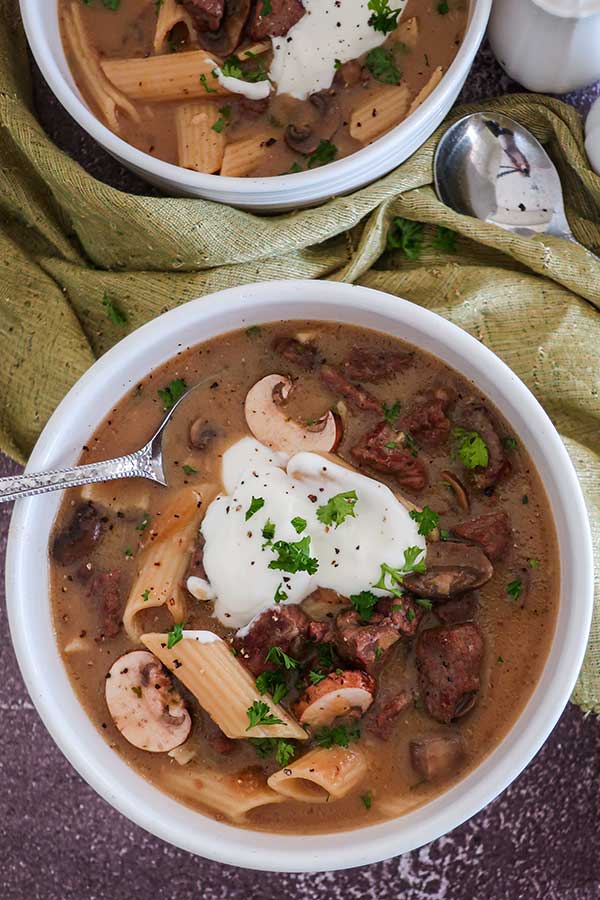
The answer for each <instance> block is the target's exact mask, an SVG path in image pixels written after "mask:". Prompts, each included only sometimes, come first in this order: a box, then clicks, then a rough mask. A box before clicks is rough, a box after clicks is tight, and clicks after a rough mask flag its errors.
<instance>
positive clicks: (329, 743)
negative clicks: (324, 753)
mask: <svg viewBox="0 0 600 900" xmlns="http://www.w3.org/2000/svg"><path fill="white" fill-rule="evenodd" d="M359 738H360V727H359V726H358V725H357V724H353V725H349V726H346V725H336V726H335V727H334V728H328V727H324V728H320V729H319V730H318V731H317V732H316V733H315V741H316V742H317V744H318V745H319V746H320V747H325V749H329V748H330V747H347V746H348V744H349V743H350V741H358V740H359Z"/></svg>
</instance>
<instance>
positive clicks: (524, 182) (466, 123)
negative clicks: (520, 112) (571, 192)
mask: <svg viewBox="0 0 600 900" xmlns="http://www.w3.org/2000/svg"><path fill="white" fill-rule="evenodd" d="M433 168H434V184H435V190H436V193H437V195H438V197H439V199H440V200H441V201H442V203H445V204H446V206H449V207H451V208H452V209H453V210H455V211H456V212H458V213H462V214H463V215H467V216H474V217H475V218H477V219H482V220H483V221H484V222H490V223H492V224H494V225H499V226H500V228H504V229H505V230H506V231H511V232H513V234H518V235H520V236H521V237H533V236H534V235H536V234H550V235H554V236H555V237H560V238H565V239H566V240H568V241H572V242H574V243H578V242H577V241H576V240H575V238H574V237H573V233H572V232H571V229H570V227H569V223H568V221H567V217H566V214H565V207H564V199H563V191H562V186H561V183H560V178H559V176H558V172H557V171H556V167H555V166H554V163H553V162H552V160H551V159H550V157H549V156H548V154H547V153H546V151H545V150H544V148H543V147H542V145H541V144H540V142H539V141H538V140H537V139H536V138H535V137H534V136H533V135H532V134H531V132H530V131H528V130H527V128H524V127H523V126H522V125H519V123H518V122H515V121H514V119H510V118H509V117H508V116H504V115H502V114H500V113H473V114H472V115H469V116H465V117H464V118H463V119H459V121H458V122H455V124H454V125H452V126H451V127H450V128H449V129H448V131H446V133H445V134H444V135H443V136H442V138H441V140H440V142H439V144H438V148H437V151H436V154H435V158H434V163H433Z"/></svg>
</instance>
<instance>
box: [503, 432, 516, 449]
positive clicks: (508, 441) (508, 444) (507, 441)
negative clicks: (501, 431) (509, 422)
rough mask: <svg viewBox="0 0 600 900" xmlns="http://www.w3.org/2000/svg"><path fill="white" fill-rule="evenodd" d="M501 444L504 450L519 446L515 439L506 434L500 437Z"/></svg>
mask: <svg viewBox="0 0 600 900" xmlns="http://www.w3.org/2000/svg"><path fill="white" fill-rule="evenodd" d="M502 446H503V447H504V449H505V450H516V449H517V448H518V446H519V444H518V443H517V439H516V438H514V437H512V435H510V434H507V435H506V437H503V438H502Z"/></svg>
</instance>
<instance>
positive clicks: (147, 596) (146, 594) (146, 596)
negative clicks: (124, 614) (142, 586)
mask: <svg viewBox="0 0 600 900" xmlns="http://www.w3.org/2000/svg"><path fill="white" fill-rule="evenodd" d="M140 597H141V598H142V600H143V601H144V603H147V601H148V600H149V599H150V589H149V588H146V590H145V591H144V592H143V593H142V594H140Z"/></svg>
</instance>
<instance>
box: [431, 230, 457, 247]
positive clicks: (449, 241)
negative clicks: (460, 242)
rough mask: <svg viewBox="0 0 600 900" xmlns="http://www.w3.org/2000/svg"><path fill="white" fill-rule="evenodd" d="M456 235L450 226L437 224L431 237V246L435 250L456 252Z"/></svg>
mask: <svg viewBox="0 0 600 900" xmlns="http://www.w3.org/2000/svg"><path fill="white" fill-rule="evenodd" d="M457 238H458V235H457V233H456V232H455V231H452V229H451V228H444V226H443V225H438V226H437V228H436V230H435V236H434V238H433V246H434V247H435V249H436V250H445V251H446V252H447V253H456V241H457Z"/></svg>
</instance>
